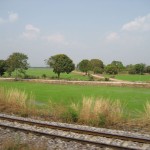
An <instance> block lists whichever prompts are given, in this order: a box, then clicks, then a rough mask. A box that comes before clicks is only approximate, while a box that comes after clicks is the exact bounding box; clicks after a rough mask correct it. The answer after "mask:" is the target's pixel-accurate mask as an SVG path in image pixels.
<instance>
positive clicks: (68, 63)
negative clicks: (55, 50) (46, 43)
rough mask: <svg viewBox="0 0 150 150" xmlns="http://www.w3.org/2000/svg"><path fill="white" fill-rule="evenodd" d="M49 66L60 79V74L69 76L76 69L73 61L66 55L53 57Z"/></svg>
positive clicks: (49, 61)
mask: <svg viewBox="0 0 150 150" xmlns="http://www.w3.org/2000/svg"><path fill="white" fill-rule="evenodd" d="M47 64H48V65H49V66H50V67H51V68H53V72H54V73H56V74H57V75H58V78H59V77H60V73H64V72H66V73H67V74H69V73H70V72H71V71H73V70H74V69H75V65H74V63H73V61H72V60H71V59H70V58H69V57H68V56H67V55H65V54H57V55H54V56H51V57H50V58H49V59H48V61H47Z"/></svg>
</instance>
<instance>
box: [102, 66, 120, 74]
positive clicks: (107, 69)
mask: <svg viewBox="0 0 150 150" xmlns="http://www.w3.org/2000/svg"><path fill="white" fill-rule="evenodd" d="M105 72H106V73H107V74H113V75H115V74H118V68H117V66H116V65H113V64H109V65H107V66H105Z"/></svg>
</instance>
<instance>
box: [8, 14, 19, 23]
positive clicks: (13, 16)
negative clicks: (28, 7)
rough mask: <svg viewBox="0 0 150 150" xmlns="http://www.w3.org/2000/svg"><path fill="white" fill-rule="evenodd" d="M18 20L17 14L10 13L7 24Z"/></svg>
mask: <svg viewBox="0 0 150 150" xmlns="http://www.w3.org/2000/svg"><path fill="white" fill-rule="evenodd" d="M18 18H19V16H18V14H17V13H10V14H9V22H15V21H17V20H18Z"/></svg>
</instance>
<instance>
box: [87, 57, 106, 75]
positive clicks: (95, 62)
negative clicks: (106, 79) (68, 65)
mask: <svg viewBox="0 0 150 150" xmlns="http://www.w3.org/2000/svg"><path fill="white" fill-rule="evenodd" d="M90 63H91V70H92V71H93V72H94V73H103V69H104V64H103V62H102V61H101V60H100V59H91V60H90Z"/></svg>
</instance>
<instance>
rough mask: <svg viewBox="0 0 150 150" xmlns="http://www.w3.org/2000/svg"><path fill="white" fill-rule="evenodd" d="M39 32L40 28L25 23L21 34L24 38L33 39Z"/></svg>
mask: <svg viewBox="0 0 150 150" xmlns="http://www.w3.org/2000/svg"><path fill="white" fill-rule="evenodd" d="M39 34H40V29H39V28H37V27H34V26H33V25H32V24H27V25H26V26H25V32H23V34H22V36H23V37H24V38H26V39H29V40H33V39H37V38H38V36H39Z"/></svg>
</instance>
